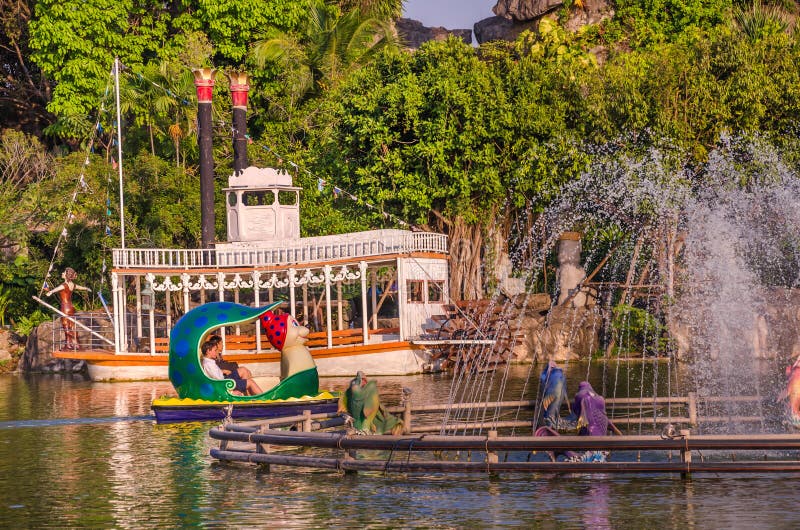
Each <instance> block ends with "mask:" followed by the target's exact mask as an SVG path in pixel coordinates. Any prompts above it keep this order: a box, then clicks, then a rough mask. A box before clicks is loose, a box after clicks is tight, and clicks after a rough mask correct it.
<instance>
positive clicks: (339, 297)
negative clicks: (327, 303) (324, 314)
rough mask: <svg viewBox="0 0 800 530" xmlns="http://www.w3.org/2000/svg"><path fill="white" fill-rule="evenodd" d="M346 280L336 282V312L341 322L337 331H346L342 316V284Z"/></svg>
mask: <svg viewBox="0 0 800 530" xmlns="http://www.w3.org/2000/svg"><path fill="white" fill-rule="evenodd" d="M343 281H344V280H341V281H338V282H336V311H337V313H338V315H339V318H338V319H337V320H338V321H339V322H338V324H339V326H338V328H337V329H339V330H342V329H344V315H343V314H342V282H343Z"/></svg>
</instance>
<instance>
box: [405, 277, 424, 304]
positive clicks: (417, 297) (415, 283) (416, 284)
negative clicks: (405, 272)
mask: <svg viewBox="0 0 800 530" xmlns="http://www.w3.org/2000/svg"><path fill="white" fill-rule="evenodd" d="M406 286H407V287H408V301H409V302H424V301H425V300H424V299H423V298H422V293H423V281H422V280H408V282H407V283H406Z"/></svg>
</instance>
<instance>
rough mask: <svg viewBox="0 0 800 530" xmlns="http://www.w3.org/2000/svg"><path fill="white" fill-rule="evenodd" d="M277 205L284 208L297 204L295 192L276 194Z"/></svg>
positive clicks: (284, 191)
mask: <svg viewBox="0 0 800 530" xmlns="http://www.w3.org/2000/svg"><path fill="white" fill-rule="evenodd" d="M278 204H282V205H284V206H294V205H296V204H297V192H296V191H286V190H283V191H279V192H278Z"/></svg>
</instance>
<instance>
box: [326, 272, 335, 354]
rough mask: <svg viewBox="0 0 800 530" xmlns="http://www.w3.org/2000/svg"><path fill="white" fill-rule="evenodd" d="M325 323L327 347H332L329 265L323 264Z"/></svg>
mask: <svg viewBox="0 0 800 530" xmlns="http://www.w3.org/2000/svg"><path fill="white" fill-rule="evenodd" d="M324 274H325V325H326V334H327V336H328V348H332V347H333V329H332V327H333V326H332V322H331V320H332V317H331V266H330V265H325V271H324Z"/></svg>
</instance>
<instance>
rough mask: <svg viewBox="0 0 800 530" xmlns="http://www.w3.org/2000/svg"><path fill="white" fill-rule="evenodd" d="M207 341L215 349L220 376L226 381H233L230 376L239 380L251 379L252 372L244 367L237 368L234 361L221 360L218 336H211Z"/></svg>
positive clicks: (220, 338) (220, 340)
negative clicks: (226, 379) (220, 371)
mask: <svg viewBox="0 0 800 530" xmlns="http://www.w3.org/2000/svg"><path fill="white" fill-rule="evenodd" d="M208 341H209V342H210V343H211V344H213V345H214V346H216V347H217V359H216V360H217V366H219V369H220V370H222V375H224V376H225V377H226V378H228V379H233V377H231V375H232V374H233V376H234V377H235V376H237V375H238V377H239V378H240V379H252V378H253V372H251V371H250V369H249V368H247V367H246V366H239V363H237V362H235V361H226V360H225V359H223V358H222V337H220V336H219V335H211V337H209V338H208Z"/></svg>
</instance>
